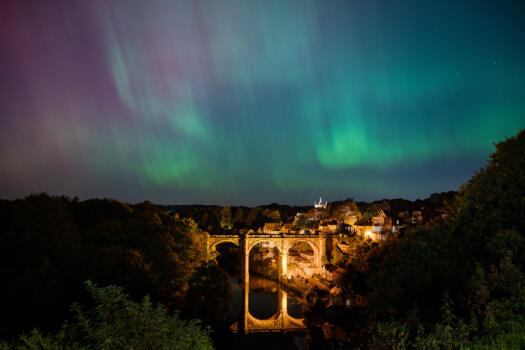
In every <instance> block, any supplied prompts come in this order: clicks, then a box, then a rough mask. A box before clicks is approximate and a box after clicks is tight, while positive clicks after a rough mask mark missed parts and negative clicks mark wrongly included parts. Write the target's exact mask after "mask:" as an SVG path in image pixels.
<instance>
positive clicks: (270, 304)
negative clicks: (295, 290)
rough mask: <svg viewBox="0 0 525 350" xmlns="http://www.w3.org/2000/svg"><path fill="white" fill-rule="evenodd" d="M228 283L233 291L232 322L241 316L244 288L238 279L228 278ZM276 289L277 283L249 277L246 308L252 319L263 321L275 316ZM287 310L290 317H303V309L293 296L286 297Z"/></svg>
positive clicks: (276, 303) (277, 305)
mask: <svg viewBox="0 0 525 350" xmlns="http://www.w3.org/2000/svg"><path fill="white" fill-rule="evenodd" d="M230 283H231V285H232V290H233V305H232V320H238V319H240V318H241V316H242V315H241V313H242V298H243V292H244V289H243V288H244V286H243V282H242V280H240V279H238V278H230ZM278 288H279V286H278V284H277V282H274V281H271V280H268V279H265V278H261V277H250V292H249V297H248V302H249V304H248V308H249V310H250V314H251V315H252V316H253V317H255V318H258V319H261V320H264V319H267V318H269V317H272V316H273V315H275V313H276V312H277V311H278V308H279V295H278ZM287 309H288V314H289V315H290V316H292V317H294V318H302V317H303V307H302V305H301V303H299V301H297V299H296V298H294V297H293V296H290V295H289V296H288V300H287Z"/></svg>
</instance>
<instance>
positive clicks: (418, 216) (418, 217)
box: [412, 210, 423, 225]
mask: <svg viewBox="0 0 525 350" xmlns="http://www.w3.org/2000/svg"><path fill="white" fill-rule="evenodd" d="M422 223H423V212H422V211H421V210H414V211H412V224H417V225H420V224H422Z"/></svg>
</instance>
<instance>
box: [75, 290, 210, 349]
mask: <svg viewBox="0 0 525 350" xmlns="http://www.w3.org/2000/svg"><path fill="white" fill-rule="evenodd" d="M86 288H87V290H88V292H89V294H90V295H91V297H92V299H93V302H94V303H95V305H94V306H93V307H91V308H89V309H87V310H86V309H85V308H84V307H82V306H80V305H78V304H74V305H73V307H72V310H73V312H74V313H75V319H74V321H73V323H72V325H71V326H66V332H67V333H68V335H69V339H70V341H72V342H74V343H80V344H81V345H82V348H84V349H108V350H109V349H115V350H117V349H203V350H204V349H213V346H212V343H211V340H210V337H209V331H208V330H207V329H203V328H202V327H201V326H200V325H199V321H196V320H192V321H184V320H181V319H180V318H179V316H178V314H177V313H175V314H173V315H169V314H168V313H167V312H166V310H165V309H164V307H163V306H162V305H160V304H158V305H153V304H152V302H151V301H150V298H149V297H148V296H146V297H144V298H143V300H142V302H141V303H137V302H134V301H132V300H131V299H130V298H129V296H128V295H126V294H124V292H123V290H122V288H120V287H116V286H108V287H103V288H99V287H97V286H96V285H95V284H93V283H91V282H89V281H88V282H86Z"/></svg>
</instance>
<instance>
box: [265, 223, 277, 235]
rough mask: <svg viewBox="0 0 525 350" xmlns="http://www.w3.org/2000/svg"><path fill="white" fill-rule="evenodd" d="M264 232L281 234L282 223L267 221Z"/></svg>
mask: <svg viewBox="0 0 525 350" xmlns="http://www.w3.org/2000/svg"><path fill="white" fill-rule="evenodd" d="M262 231H263V233H269V234H279V233H281V223H280V222H267V223H265V224H264V227H263V230H262Z"/></svg>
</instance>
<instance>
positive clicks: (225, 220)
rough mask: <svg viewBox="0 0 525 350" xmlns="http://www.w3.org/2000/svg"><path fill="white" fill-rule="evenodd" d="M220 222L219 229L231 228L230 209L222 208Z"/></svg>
mask: <svg viewBox="0 0 525 350" xmlns="http://www.w3.org/2000/svg"><path fill="white" fill-rule="evenodd" d="M219 216H220V220H221V227H222V228H225V229H231V228H232V226H233V225H232V211H231V209H230V207H222V208H221V211H220V213H219Z"/></svg>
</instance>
